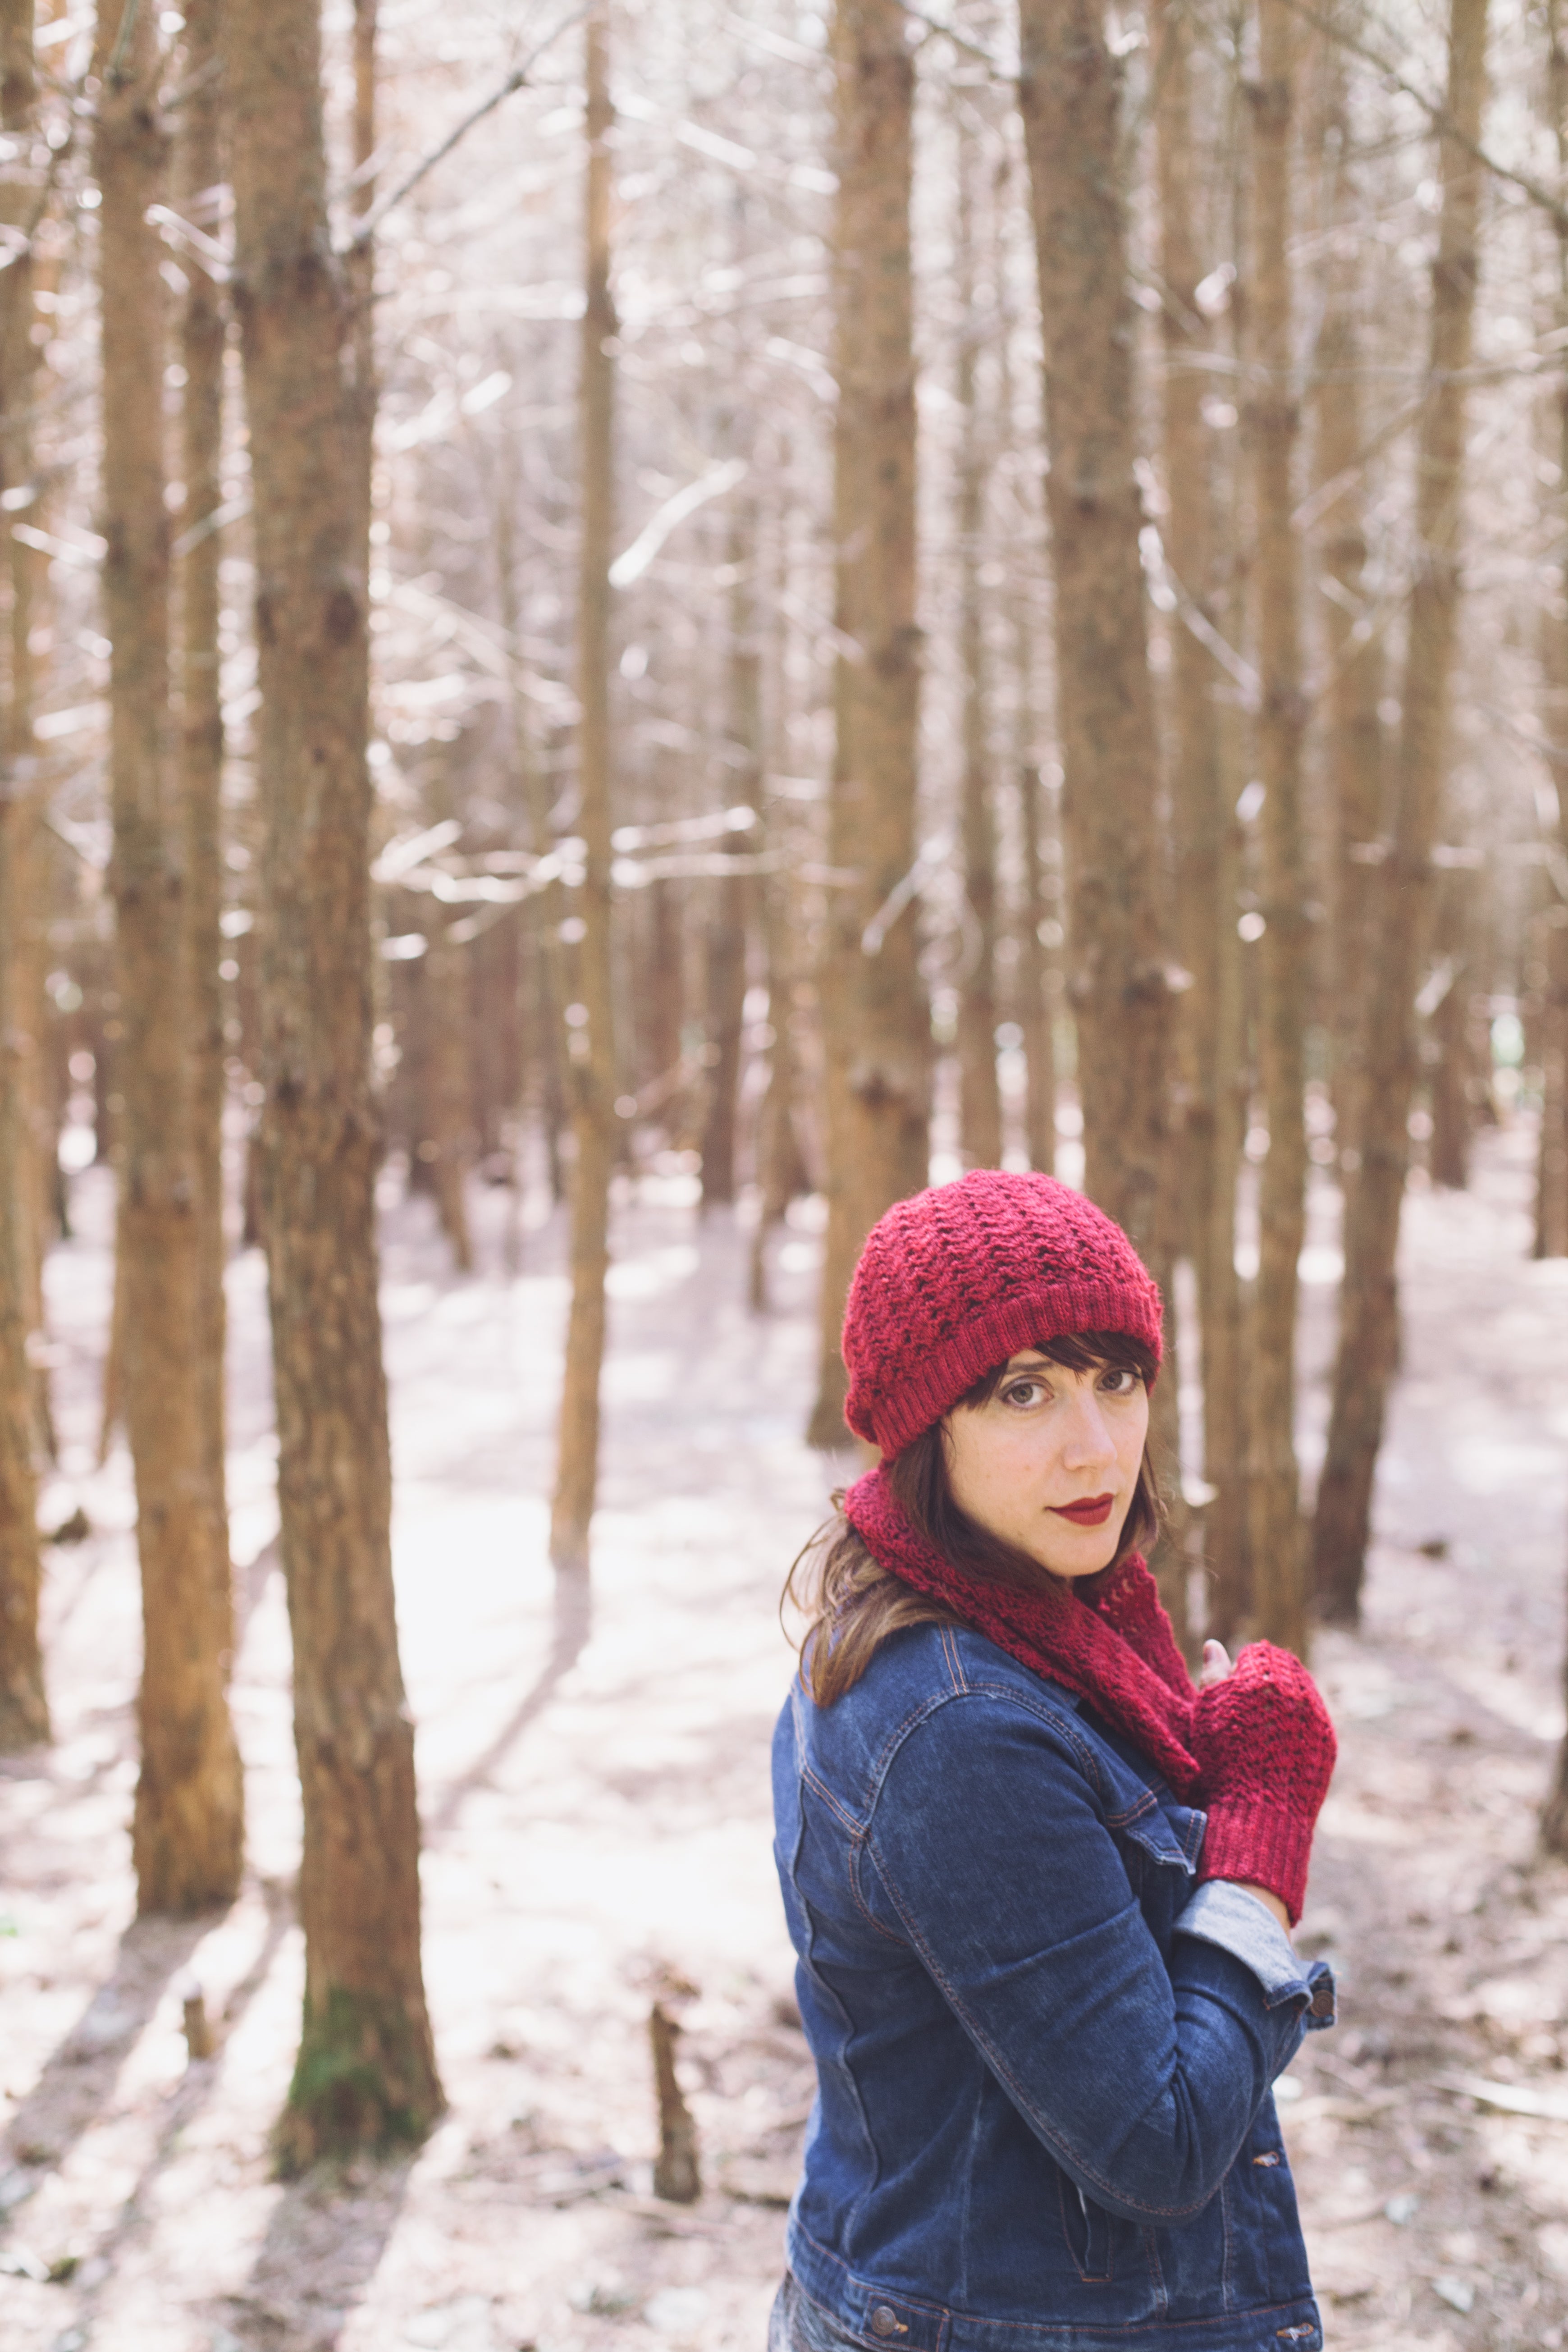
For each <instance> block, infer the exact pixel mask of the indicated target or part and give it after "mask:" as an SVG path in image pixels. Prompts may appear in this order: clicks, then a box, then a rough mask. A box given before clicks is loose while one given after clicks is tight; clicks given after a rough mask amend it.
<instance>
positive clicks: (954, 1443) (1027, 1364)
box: [942, 1348, 1149, 1576]
mask: <svg viewBox="0 0 1568 2352" xmlns="http://www.w3.org/2000/svg"><path fill="white" fill-rule="evenodd" d="M1148 1433H1149V1391H1148V1390H1147V1389H1146V1388H1145V1387H1144V1385H1143V1383H1142V1381H1141V1380H1140V1379H1139V1377H1138V1375H1137V1373H1136V1372H1131V1371H1123V1370H1112V1369H1110V1367H1107V1366H1102V1367H1101V1368H1100V1370H1096V1371H1091V1372H1069V1371H1068V1370H1067V1369H1066V1367H1065V1366H1063V1365H1061V1364H1053V1363H1051V1362H1050V1361H1049V1360H1048V1359H1047V1358H1046V1357H1045V1356H1042V1355H1041V1354H1040V1353H1039V1351H1038V1349H1034V1348H1026V1349H1022V1350H1021V1352H1020V1353H1019V1354H1017V1355H1016V1356H1010V1357H1009V1358H1008V1360H1007V1370H1006V1373H1005V1377H1004V1378H1003V1380H1002V1381H1001V1383H1000V1385H999V1386H998V1387H997V1389H996V1391H995V1393H994V1395H993V1396H992V1397H991V1398H989V1399H988V1401H987V1402H985V1403H984V1404H982V1405H975V1406H973V1407H970V1406H964V1405H959V1406H957V1407H956V1408H955V1410H954V1411H953V1412H950V1413H949V1414H948V1416H947V1418H946V1420H945V1421H944V1422H943V1423H942V1434H943V1437H944V1438H945V1440H946V1445H947V1473H948V1485H949V1486H950V1487H951V1488H952V1497H953V1500H954V1502H956V1503H957V1505H958V1507H959V1508H960V1509H961V1510H963V1511H966V1512H967V1513H968V1514H969V1517H971V1518H972V1519H973V1520H974V1522H975V1523H976V1525H977V1526H979V1527H982V1528H985V1530H986V1531H987V1533H988V1534H990V1535H994V1536H998V1537H1000V1538H1001V1539H1002V1541H1003V1542H1004V1543H1009V1544H1012V1545H1013V1546H1014V1547H1015V1548H1016V1549H1017V1550H1019V1551H1021V1552H1024V1553H1026V1555H1027V1557H1028V1558H1029V1559H1032V1560H1036V1561H1037V1562H1038V1564H1039V1566H1040V1567H1041V1568H1047V1569H1049V1570H1050V1571H1051V1573H1052V1574H1053V1575H1054V1576H1093V1575H1094V1574H1095V1573H1096V1571H1097V1570H1100V1569H1102V1568H1109V1567H1110V1562H1111V1561H1112V1560H1113V1559H1115V1557H1116V1549H1117V1546H1118V1545H1119V1544H1120V1542H1121V1529H1122V1527H1123V1525H1124V1524H1125V1521H1126V1518H1127V1514H1128V1511H1129V1509H1130V1508H1131V1502H1132V1496H1133V1490H1134V1488H1135V1487H1136V1486H1137V1484H1138V1471H1139V1467H1140V1465H1141V1464H1142V1460H1143V1441H1144V1439H1145V1438H1146V1437H1147V1435H1148Z"/></svg>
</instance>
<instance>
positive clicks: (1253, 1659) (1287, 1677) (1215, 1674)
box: [1191, 1642, 1335, 1925]
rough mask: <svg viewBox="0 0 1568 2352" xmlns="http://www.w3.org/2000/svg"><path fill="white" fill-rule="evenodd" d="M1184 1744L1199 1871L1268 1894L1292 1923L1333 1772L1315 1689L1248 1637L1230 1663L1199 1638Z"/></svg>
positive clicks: (1288, 1660) (1292, 1663)
mask: <svg viewBox="0 0 1568 2352" xmlns="http://www.w3.org/2000/svg"><path fill="white" fill-rule="evenodd" d="M1191 1746H1192V1750H1193V1753H1194V1756H1196V1758H1197V1759H1198V1761H1199V1764H1200V1765H1201V1767H1202V1769H1203V1782H1202V1795H1203V1801H1204V1803H1205V1806H1206V1807H1207V1810H1208V1817H1209V1818H1208V1829H1207V1831H1206V1832H1205V1838H1204V1856H1203V1874H1204V1876H1205V1878H1224V1879H1228V1880H1230V1881H1232V1882H1233V1883H1234V1884H1235V1885H1238V1886H1245V1887H1247V1889H1248V1890H1249V1891H1250V1892H1251V1893H1253V1894H1262V1895H1273V1896H1274V1897H1275V1898H1276V1899H1277V1900H1278V1902H1279V1905H1280V1906H1281V1907H1282V1908H1283V1910H1284V1912H1285V1914H1286V1921H1287V1925H1289V1924H1292V1923H1293V1922H1294V1921H1296V1920H1297V1919H1299V1918H1300V1916H1301V1902H1302V1898H1303V1896H1304V1895H1305V1893H1306V1886H1307V1864H1308V1859H1309V1856H1310V1852H1311V1844H1312V1830H1313V1826H1314V1824H1315V1822H1316V1821H1317V1818H1318V1811H1319V1808H1320V1806H1321V1804H1322V1801H1323V1799H1324V1797H1325V1796H1326V1795H1327V1793H1328V1787H1329V1779H1330V1775H1331V1773H1332V1771H1333V1769H1334V1754H1335V1741H1334V1731H1333V1726H1332V1724H1331V1722H1330V1720H1329V1713H1328V1709H1327V1708H1326V1707H1325V1706H1324V1705H1323V1702H1322V1699H1321V1696H1320V1695H1319V1692H1318V1687H1317V1685H1316V1684H1315V1683H1314V1682H1313V1680H1312V1677H1311V1675H1310V1674H1309V1673H1308V1672H1307V1669H1306V1667H1305V1666H1304V1665H1302V1664H1301V1662H1300V1659H1299V1658H1295V1657H1292V1656H1291V1654H1290V1653H1289V1651H1288V1650H1279V1649H1276V1648H1275V1646H1274V1644H1273V1643H1271V1642H1254V1643H1250V1644H1249V1645H1248V1647H1247V1649H1245V1650H1244V1651H1243V1652H1242V1654H1241V1656H1240V1658H1239V1659H1238V1660H1237V1664H1235V1665H1234V1666H1232V1664H1231V1663H1230V1660H1229V1659H1228V1658H1227V1657H1226V1653H1225V1651H1224V1649H1223V1647H1222V1646H1221V1644H1220V1643H1217V1642H1214V1643H1205V1650H1204V1666H1203V1673H1202V1677H1201V1686H1200V1688H1199V1692H1198V1696H1197V1701H1196V1704H1195V1705H1194V1708H1193V1729H1192V1736H1191ZM1268 1907H1269V1908H1270V1909H1271V1910H1272V1909H1273V1908H1274V1906H1273V1905H1272V1904H1270V1905H1269V1906H1268ZM1275 1916H1276V1917H1278V1916H1279V1914H1278V1912H1276V1914H1275Z"/></svg>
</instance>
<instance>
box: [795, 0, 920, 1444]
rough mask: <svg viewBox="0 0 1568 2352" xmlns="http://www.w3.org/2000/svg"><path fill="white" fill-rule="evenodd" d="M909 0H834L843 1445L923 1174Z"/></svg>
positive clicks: (832, 1139) (838, 1283)
mask: <svg viewBox="0 0 1568 2352" xmlns="http://www.w3.org/2000/svg"><path fill="white" fill-rule="evenodd" d="M906 27H907V19H906V16H905V13H904V10H903V9H902V7H901V6H900V5H899V0H838V5H837V8H836V11H835V14H834V19H833V31H832V38H831V45H830V47H831V56H832V60H833V68H834V76H835V89H836V115H835V138H836V162H837V177H838V196H837V215H836V221H835V228H834V256H833V271H834V373H835V376H836V378H837V385H838V403H837V410H836V412H835V420H834V460H833V462H834V517H833V537H834V551H835V575H834V587H835V616H834V617H835V625H836V627H837V643H838V645H839V646H840V648H841V650H840V652H839V656H838V658H837V664H836V671H835V682H834V706H835V721H836V736H835V748H834V763H833V782H832V790H831V796H830V800H829V806H828V851H827V854H828V860H829V863H830V865H831V866H834V867H836V868H837V869H838V870H839V871H840V872H850V871H852V872H853V874H854V876H855V879H854V881H853V883H846V884H844V885H842V886H841V887H835V888H834V889H833V890H832V891H831V892H830V893H829V901H828V920H827V929H828V938H827V942H826V950H825V952H824V958H823V968H822V972H821V981H820V986H821V995H822V1014H823V1024H822V1034H823V1048H824V1061H825V1074H824V1075H825V1086H824V1096H825V1105H824V1107H825V1110H826V1134H827V1154H826V1158H827V1167H826V1191H827V1215H828V1222H827V1237H826V1249H825V1252H824V1260H823V1271H822V1292H821V1341H820V1356H819V1360H818V1385H817V1395H816V1405H815V1408H814V1410H813V1412H812V1416H811V1421H810V1424H809V1427H808V1430H807V1437H808V1440H809V1443H810V1444H813V1445H816V1446H821V1447H833V1446H841V1445H843V1444H846V1443H847V1438H846V1433H845V1427H844V1367H843V1362H842V1360H841V1358H840V1356H839V1351H838V1338H839V1328H840V1325H841V1323H842V1321H843V1315H844V1301H845V1297H846V1296H847V1291H848V1287H849V1278H850V1276H851V1274H852V1273H853V1271H854V1266H855V1261H856V1258H857V1257H858V1255H859V1251H860V1244H861V1243H862V1242H863V1241H864V1239H865V1237H866V1235H867V1234H868V1232H869V1231H870V1229H871V1227H872V1226H873V1225H874V1224H875V1223H876V1222H877V1219H878V1218H879V1216H880V1215H881V1214H882V1212H883V1211H884V1210H885V1209H887V1208H889V1206H890V1205H891V1203H892V1202H894V1201H897V1200H901V1199H903V1198H905V1197H906V1196H907V1195H908V1194H910V1193H911V1192H919V1191H920V1190H921V1188H922V1187H923V1186H924V1184H925V1183H926V1182H927V1181H928V1177H929V1172H930V1167H929V1140H928V1126H929V1097H930V1062H931V1031H930V1023H929V1020H928V1016H927V1011H926V1002H925V991H924V988H923V986H922V984H921V974H920V967H919V962H918V945H919V930H918V914H917V905H916V894H915V893H914V891H913V888H912V886H911V875H912V869H913V866H914V863H915V788H916V781H917V764H916V762H917V749H918V722H919V702H920V667H919V646H918V632H917V629H916V625H915V379H914V352H913V341H912V318H911V285H910V160H911V141H912V136H913V113H914V61H913V58H912V55H911V53H910V45H909V41H908V39H907V37H906Z"/></svg>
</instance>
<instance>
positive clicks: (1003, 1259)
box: [843, 1168, 1162, 1459]
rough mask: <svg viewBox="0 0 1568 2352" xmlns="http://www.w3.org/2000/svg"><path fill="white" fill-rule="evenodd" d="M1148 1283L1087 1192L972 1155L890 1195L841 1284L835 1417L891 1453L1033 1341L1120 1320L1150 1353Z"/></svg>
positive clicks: (1153, 1327)
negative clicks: (907, 1193) (842, 1395)
mask: <svg viewBox="0 0 1568 2352" xmlns="http://www.w3.org/2000/svg"><path fill="white" fill-rule="evenodd" d="M1161 1313H1162V1309H1161V1300H1160V1291H1159V1286H1158V1285H1157V1284H1156V1283H1155V1282H1154V1280H1153V1279H1152V1276H1151V1275H1150V1274H1149V1273H1148V1271H1147V1270H1146V1268H1145V1267H1144V1265H1143V1264H1142V1260H1141V1259H1140V1257H1139V1255H1138V1253H1137V1251H1136V1250H1135V1249H1134V1248H1133V1246H1132V1244H1131V1242H1130V1241H1129V1240H1128V1238H1127V1236H1126V1234H1124V1233H1123V1232H1122V1231H1121V1227H1120V1225H1116V1224H1113V1223H1111V1221H1110V1218H1109V1217H1108V1216H1106V1214H1105V1213H1104V1212H1103V1211H1102V1210H1100V1209H1097V1208H1096V1207H1095V1205H1094V1203H1093V1202H1092V1201H1089V1200H1086V1199H1085V1197H1084V1195H1083V1194H1082V1193H1081V1192H1073V1191H1072V1189H1071V1188H1070V1186H1068V1185H1066V1184H1058V1182H1057V1181H1056V1179H1055V1178H1054V1177H1052V1176H1036V1175H1015V1174H1011V1173H1009V1172H1006V1171H1004V1170H1002V1169H999V1168H975V1169H972V1170H971V1171H970V1173H969V1174H968V1175H967V1176H963V1177H961V1178H960V1179H959V1180H958V1181H957V1182H956V1183H953V1184H935V1185H932V1186H931V1188H930V1190H929V1191H927V1192H916V1193H914V1194H913V1195H912V1196H911V1197H910V1199H909V1200H907V1201H896V1202H894V1203H893V1206H892V1207H891V1208H890V1209H889V1211H888V1213H887V1214H886V1215H885V1216H884V1217H883V1218H881V1220H880V1221H879V1223H877V1224H876V1225H875V1226H873V1228H872V1230H871V1233H870V1234H869V1235H868V1239H867V1242H866V1246H865V1248H864V1249H863V1250H862V1251H861V1253H860V1263H859V1265H858V1266H857V1267H856V1269H855V1278H854V1281H853V1282H852V1283H851V1284H850V1286H849V1303H848V1307H847V1310H846V1313H845V1318H844V1343H843V1344H844V1361H845V1364H846V1366H847V1369H848V1372H849V1394H848V1399H847V1403H846V1405H845V1409H844V1414H845V1419H846V1420H847V1422H848V1423H849V1426H850V1428H851V1429H852V1430H854V1432H855V1433H856V1435H857V1436H858V1437H863V1438H865V1439H867V1440H868V1443H869V1444H874V1445H877V1446H879V1447H880V1449H881V1451H882V1454H884V1455H885V1456H887V1457H889V1459H890V1458H891V1456H892V1455H893V1454H899V1453H901V1452H902V1450H903V1448H904V1447H905V1446H906V1445H908V1444H910V1442H911V1440H912V1439H914V1438H917V1437H919V1436H920V1435H921V1432H922V1431H923V1430H927V1429H930V1428H931V1425H932V1423H935V1422H938V1421H940V1420H941V1419H942V1415H943V1413H945V1412H951V1411H952V1407H953V1406H954V1405H955V1404H956V1403H957V1402H958V1400H959V1398H960V1397H961V1396H963V1393H964V1391H965V1390H966V1389H969V1388H972V1387H973V1384H974V1382H975V1381H977V1380H979V1379H980V1378H981V1377H982V1375H983V1374H984V1373H985V1372H988V1371H990V1370H992V1369H993V1368H994V1366H995V1365H997V1364H1005V1362H1006V1360H1007V1359H1008V1357H1009V1356H1012V1355H1016V1353H1017V1351H1018V1350H1019V1349H1021V1348H1026V1347H1028V1346H1029V1345H1030V1344H1031V1343H1032V1342H1034V1341H1043V1340H1047V1339H1058V1338H1060V1337H1062V1336H1063V1335H1064V1334H1065V1333H1068V1332H1074V1331H1122V1332H1126V1333H1127V1334H1128V1335H1129V1336H1130V1337H1131V1338H1133V1339H1142V1341H1143V1342H1144V1344H1145V1345H1146V1346H1147V1347H1149V1348H1151V1349H1152V1350H1153V1353H1154V1357H1155V1360H1156V1361H1158V1360H1159V1355H1160V1323H1161Z"/></svg>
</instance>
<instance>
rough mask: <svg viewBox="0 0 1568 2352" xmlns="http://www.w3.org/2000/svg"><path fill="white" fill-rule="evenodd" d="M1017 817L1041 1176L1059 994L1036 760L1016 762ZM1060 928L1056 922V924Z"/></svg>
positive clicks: (1049, 1135) (1022, 1012)
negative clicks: (1049, 937) (1050, 943)
mask: <svg viewBox="0 0 1568 2352" xmlns="http://www.w3.org/2000/svg"><path fill="white" fill-rule="evenodd" d="M1018 796H1019V802H1020V807H1019V819H1020V823H1021V825H1022V828H1023V835H1024V844H1023V846H1024V857H1023V866H1024V906H1023V919H1022V921H1021V923H1020V924H1019V927H1018V978H1019V985H1020V993H1021V996H1022V1000H1023V1001H1022V1003H1020V1005H1019V1007H1018V1026H1019V1027H1020V1029H1022V1031H1023V1033H1024V1066H1025V1069H1026V1072H1027V1074H1028V1089H1029V1090H1028V1094H1027V1096H1026V1099H1025V1114H1024V1115H1025V1140H1026V1143H1027V1145H1028V1150H1029V1165H1030V1167H1031V1168H1034V1169H1037V1170H1038V1171H1039V1172H1040V1173H1041V1174H1042V1175H1044V1176H1054V1175H1055V1174H1056V1171H1057V1040H1056V1026H1057V998H1056V990H1057V989H1058V988H1059V986H1060V984H1061V981H1060V974H1059V971H1058V967H1057V962H1056V959H1055V957H1054V955H1053V954H1052V951H1051V950H1050V949H1049V948H1047V945H1046V942H1045V940H1044V938H1042V936H1041V934H1042V932H1043V931H1044V929H1045V927H1046V925H1047V923H1058V914H1057V907H1058V901H1057V900H1056V899H1054V898H1053V899H1052V900H1050V902H1049V904H1048V905H1047V898H1046V891H1045V873H1046V862H1045V857H1044V855H1043V850H1044V846H1045V842H1044V835H1045V827H1046V794H1045V788H1044V786H1043V784H1042V783H1041V782H1040V771H1039V766H1038V764H1037V761H1033V760H1021V761H1019V763H1018ZM1058 928H1059V924H1058Z"/></svg>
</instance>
